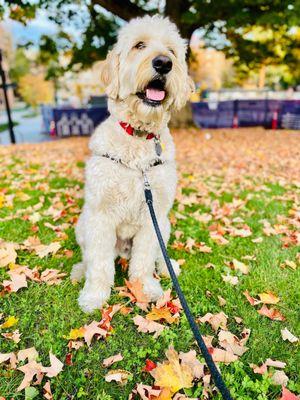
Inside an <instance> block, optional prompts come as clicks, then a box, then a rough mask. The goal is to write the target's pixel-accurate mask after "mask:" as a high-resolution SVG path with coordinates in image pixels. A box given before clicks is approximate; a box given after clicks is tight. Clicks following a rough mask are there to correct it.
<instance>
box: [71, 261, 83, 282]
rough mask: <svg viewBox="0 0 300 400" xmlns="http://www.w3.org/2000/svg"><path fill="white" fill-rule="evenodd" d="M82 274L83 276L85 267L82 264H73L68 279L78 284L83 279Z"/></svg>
mask: <svg viewBox="0 0 300 400" xmlns="http://www.w3.org/2000/svg"><path fill="white" fill-rule="evenodd" d="M84 274H85V265H84V264H83V262H80V263H78V264H74V265H73V268H72V271H71V275H70V279H71V281H78V282H79V281H81V279H82V278H83V277H84Z"/></svg>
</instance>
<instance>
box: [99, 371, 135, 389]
mask: <svg viewBox="0 0 300 400" xmlns="http://www.w3.org/2000/svg"><path fill="white" fill-rule="evenodd" d="M131 375H132V374H131V373H130V372H128V371H125V370H124V369H115V370H111V371H109V372H108V373H107V374H106V375H105V381H106V382H112V381H115V382H117V383H119V384H120V385H121V386H124V385H126V383H127V381H128V378H129V377H130V376H131Z"/></svg>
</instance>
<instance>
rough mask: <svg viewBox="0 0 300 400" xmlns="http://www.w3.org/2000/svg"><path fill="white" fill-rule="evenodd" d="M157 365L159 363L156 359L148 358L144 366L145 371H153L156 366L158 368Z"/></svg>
mask: <svg viewBox="0 0 300 400" xmlns="http://www.w3.org/2000/svg"><path fill="white" fill-rule="evenodd" d="M156 367H157V365H156V364H155V362H154V361H151V360H149V359H148V358H147V360H146V364H145V366H144V368H143V371H145V372H150V371H152V370H153V369H154V368H156Z"/></svg>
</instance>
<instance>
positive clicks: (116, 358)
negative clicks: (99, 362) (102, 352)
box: [103, 353, 123, 368]
mask: <svg viewBox="0 0 300 400" xmlns="http://www.w3.org/2000/svg"><path fill="white" fill-rule="evenodd" d="M122 360H123V356H122V355H121V353H118V354H116V355H115V356H111V357H108V358H105V359H104V360H103V366H104V367H105V368H108V367H110V366H111V365H113V364H114V363H116V362H118V361H122Z"/></svg>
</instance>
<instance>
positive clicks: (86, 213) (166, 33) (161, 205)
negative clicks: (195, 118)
mask: <svg viewBox="0 0 300 400" xmlns="http://www.w3.org/2000/svg"><path fill="white" fill-rule="evenodd" d="M139 41H143V42H145V45H146V47H145V48H143V49H136V48H135V47H134V46H135V45H136V43H137V42H139ZM185 53H186V44H185V42H184V40H183V39H182V38H181V37H180V35H179V33H178V30H177V28H176V26H175V25H174V24H173V23H171V22H170V21H169V20H168V19H166V18H162V17H159V16H154V17H150V16H146V17H144V18H137V19H134V20H132V21H131V22H130V23H129V24H127V25H126V26H124V27H123V28H122V29H121V30H120V32H119V36H118V41H117V43H116V45H115V46H114V48H113V49H112V50H111V51H110V53H109V54H108V56H107V59H106V60H105V61H104V62H103V63H102V71H101V80H102V82H103V85H104V86H105V87H106V93H107V95H108V98H109V102H108V106H109V111H110V117H109V118H108V119H107V120H106V121H104V122H103V123H102V124H101V125H100V126H98V128H97V129H96V131H95V133H94V134H93V136H92V138H91V141H90V149H91V152H92V155H91V157H90V159H89V160H88V162H87V165H86V171H85V179H86V185H85V203H84V207H83V211H82V214H81V216H80V218H79V221H78V224H77V227H76V238H77V241H78V243H79V245H80V246H81V250H82V257H83V259H82V262H81V263H80V264H77V265H75V266H74V267H73V271H72V275H71V278H72V279H77V280H79V279H80V278H82V277H83V276H84V277H85V285H84V288H83V289H82V291H81V293H80V296H79V305H80V307H81V308H82V310H84V311H86V312H91V311H93V310H95V309H97V308H101V307H102V306H103V304H104V303H105V302H106V301H107V300H108V298H109V296H110V292H111V287H112V286H113V283H114V273H115V266H114V260H115V258H116V257H117V256H118V255H123V256H127V257H129V258H130V263H129V279H130V280H135V279H139V280H141V282H142V283H143V289H144V292H145V293H146V294H147V295H148V296H149V297H150V298H151V300H156V299H157V298H159V297H160V296H161V295H162V288H161V286H160V283H159V282H158V280H157V279H155V278H154V275H153V274H154V271H155V267H156V268H157V271H158V272H159V273H166V267H165V265H164V262H163V260H162V258H161V254H160V250H159V247H158V242H157V239H156V236H155V233H154V229H153V226H152V223H151V219H150V217H149V212H148V209H147V206H146V204H145V201H144V191H143V177H142V173H141V170H144V169H146V168H147V167H148V165H149V163H150V162H151V161H153V160H154V159H156V158H157V155H156V153H155V147H154V141H153V140H146V139H145V136H144V137H137V136H129V135H127V134H126V133H125V132H124V130H123V129H122V128H121V127H120V125H119V121H125V122H128V123H130V124H131V125H132V126H133V127H134V128H135V129H140V130H143V131H145V132H154V133H155V134H156V135H160V138H161V142H162V144H163V147H164V151H163V153H162V156H161V158H162V160H163V162H164V163H163V164H162V165H159V166H155V167H153V168H151V169H150V170H149V171H148V178H149V181H150V184H151V187H152V191H153V197H154V205H155V211H156V214H157V218H158V221H159V225H160V227H161V230H162V234H163V237H164V240H165V242H167V241H168V239H169V235H170V222H169V220H168V213H169V211H170V208H171V207H172V204H173V201H174V197H175V190H176V181H177V177H176V165H175V148H174V143H173V140H172V137H171V135H170V132H169V129H168V127H167V124H168V121H169V119H170V111H171V110H172V109H173V110H174V109H177V110H178V109H180V108H181V107H182V106H183V105H184V104H185V103H186V101H187V99H188V96H189V94H190V91H191V89H192V81H191V79H190V78H189V76H188V71H187V65H186V62H185ZM158 55H165V56H168V57H170V58H171V60H172V63H173V67H172V70H171V71H170V72H169V73H168V74H167V76H166V84H165V89H166V92H167V97H166V99H165V100H164V101H163V102H162V104H161V105H159V106H157V107H152V106H149V105H147V104H145V103H144V102H143V100H142V99H140V98H139V97H138V96H137V95H136V93H137V92H139V91H141V90H143V89H144V88H145V87H146V86H147V84H148V83H149V82H150V81H151V80H152V79H153V77H154V75H155V71H154V69H153V67H152V60H153V58H155V57H156V56H158ZM103 154H109V155H110V156H112V157H115V158H118V159H121V160H122V161H123V162H124V163H126V164H127V165H128V167H129V168H128V167H125V166H123V165H121V164H118V163H115V162H113V161H112V160H110V159H106V158H104V157H102V155H103ZM173 265H174V268H175V269H176V272H177V273H179V267H178V264H177V263H176V262H175V261H173Z"/></svg>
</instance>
